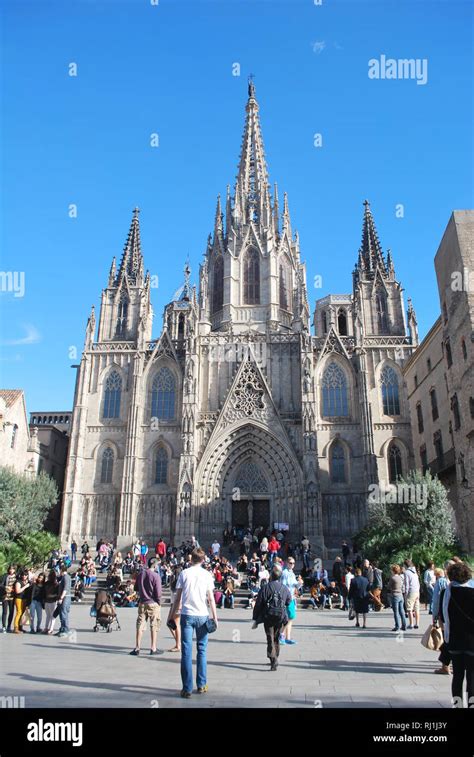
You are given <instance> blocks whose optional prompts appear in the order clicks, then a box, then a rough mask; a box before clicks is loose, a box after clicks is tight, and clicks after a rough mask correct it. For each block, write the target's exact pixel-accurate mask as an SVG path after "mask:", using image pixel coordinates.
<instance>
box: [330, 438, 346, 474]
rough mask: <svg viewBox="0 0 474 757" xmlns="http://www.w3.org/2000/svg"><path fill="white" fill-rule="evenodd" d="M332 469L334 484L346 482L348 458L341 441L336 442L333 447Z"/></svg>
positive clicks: (331, 455) (331, 456)
mask: <svg viewBox="0 0 474 757" xmlns="http://www.w3.org/2000/svg"><path fill="white" fill-rule="evenodd" d="M330 471H331V481H332V483H333V484H345V483H346V460H345V454H344V447H343V446H342V444H341V443H340V442H334V444H333V445H332V447H331V454H330Z"/></svg>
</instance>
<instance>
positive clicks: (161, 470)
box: [155, 447, 168, 484]
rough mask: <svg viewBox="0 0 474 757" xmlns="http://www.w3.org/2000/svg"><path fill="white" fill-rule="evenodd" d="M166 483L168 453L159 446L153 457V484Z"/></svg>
mask: <svg viewBox="0 0 474 757" xmlns="http://www.w3.org/2000/svg"><path fill="white" fill-rule="evenodd" d="M167 483H168V453H167V451H166V449H165V448H164V447H159V448H158V451H157V453H156V458H155V484H167Z"/></svg>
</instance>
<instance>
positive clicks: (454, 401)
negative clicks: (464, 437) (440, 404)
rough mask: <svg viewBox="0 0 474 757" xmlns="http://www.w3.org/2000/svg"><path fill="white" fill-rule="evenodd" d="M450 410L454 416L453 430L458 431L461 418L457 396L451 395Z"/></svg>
mask: <svg viewBox="0 0 474 757" xmlns="http://www.w3.org/2000/svg"><path fill="white" fill-rule="evenodd" d="M451 410H452V411H453V416H454V430H455V431H458V430H459V429H460V428H461V416H460V414H459V402H458V395H457V394H453V396H452V397H451Z"/></svg>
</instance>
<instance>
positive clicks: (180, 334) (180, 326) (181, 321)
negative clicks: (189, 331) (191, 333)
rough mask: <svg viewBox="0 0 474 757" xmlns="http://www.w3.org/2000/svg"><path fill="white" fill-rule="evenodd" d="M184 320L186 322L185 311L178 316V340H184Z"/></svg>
mask: <svg viewBox="0 0 474 757" xmlns="http://www.w3.org/2000/svg"><path fill="white" fill-rule="evenodd" d="M184 322H185V315H184V313H180V314H179V318H178V341H179V342H182V341H183V339H184Z"/></svg>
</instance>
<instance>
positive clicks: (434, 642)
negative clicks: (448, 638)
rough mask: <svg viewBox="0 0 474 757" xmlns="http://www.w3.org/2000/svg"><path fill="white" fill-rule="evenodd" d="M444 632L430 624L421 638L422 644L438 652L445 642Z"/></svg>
mask: <svg viewBox="0 0 474 757" xmlns="http://www.w3.org/2000/svg"><path fill="white" fill-rule="evenodd" d="M443 640H444V639H443V632H442V630H441V628H437V627H436V626H428V628H427V629H426V631H425V632H424V634H423V637H422V639H421V643H422V645H423V646H424V647H425V648H426V649H430V650H431V651H432V652H437V651H438V650H439V649H440V648H441V645H442V643H443Z"/></svg>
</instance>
